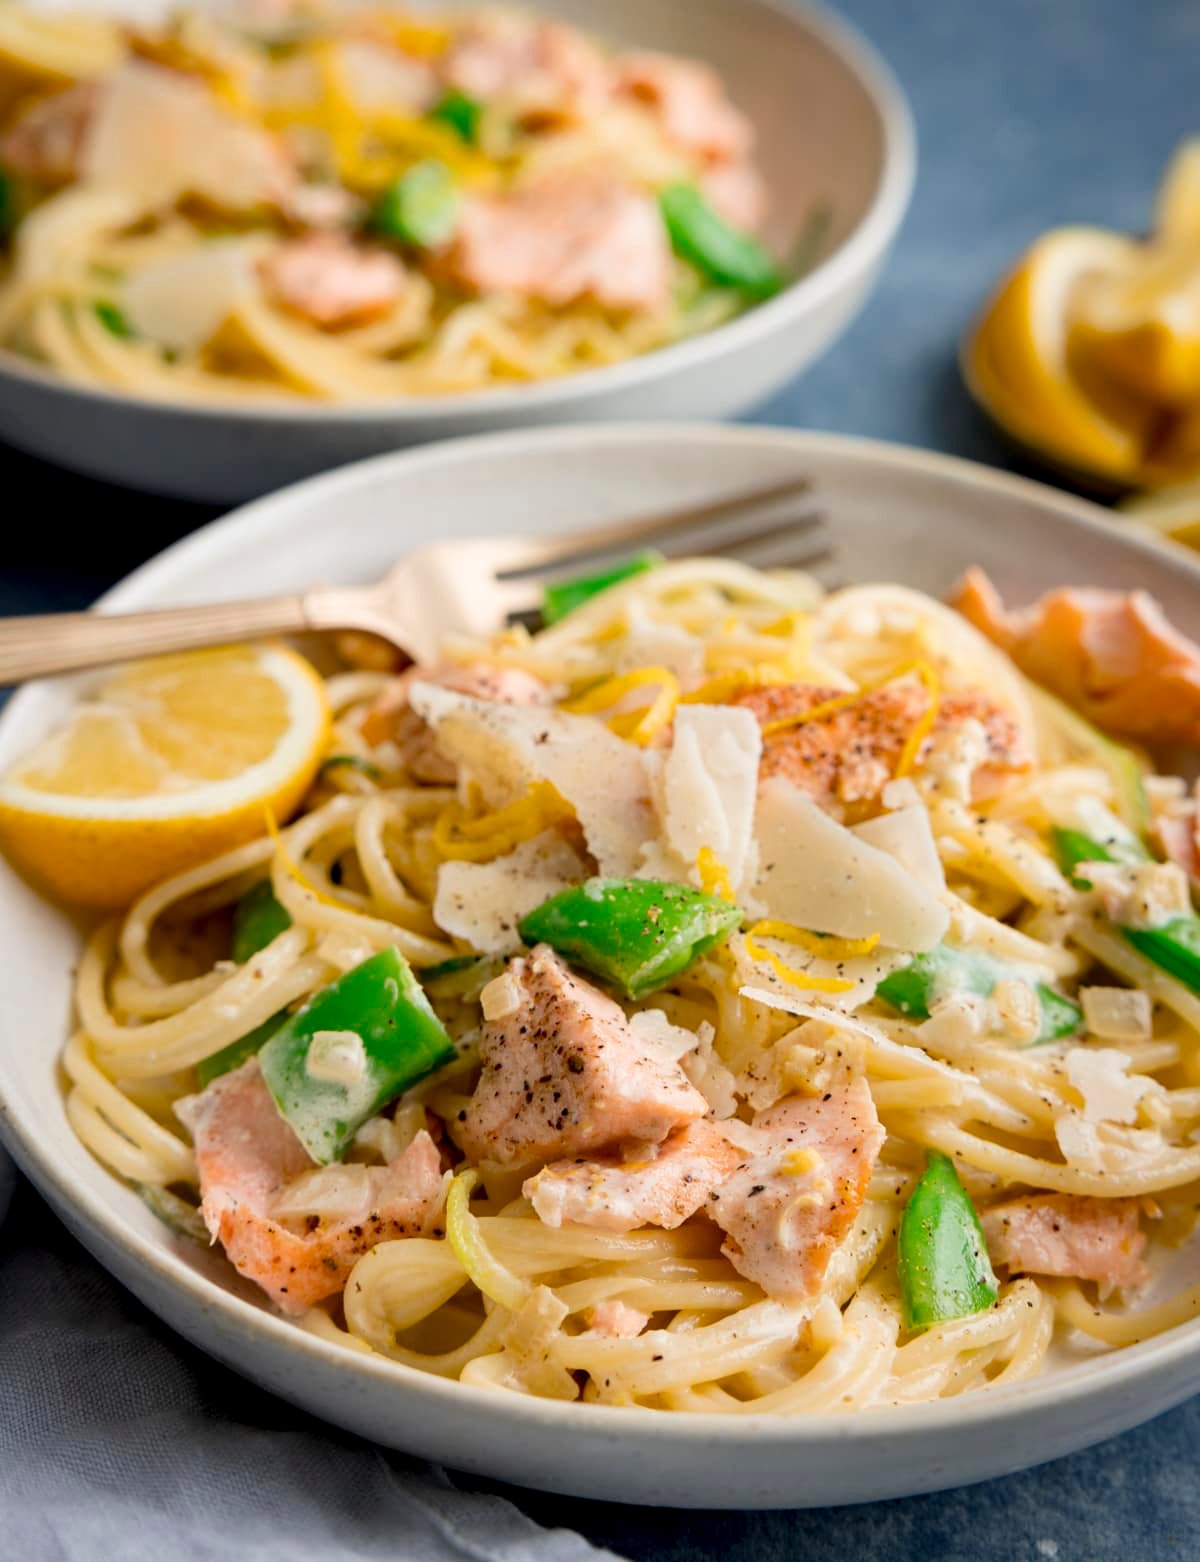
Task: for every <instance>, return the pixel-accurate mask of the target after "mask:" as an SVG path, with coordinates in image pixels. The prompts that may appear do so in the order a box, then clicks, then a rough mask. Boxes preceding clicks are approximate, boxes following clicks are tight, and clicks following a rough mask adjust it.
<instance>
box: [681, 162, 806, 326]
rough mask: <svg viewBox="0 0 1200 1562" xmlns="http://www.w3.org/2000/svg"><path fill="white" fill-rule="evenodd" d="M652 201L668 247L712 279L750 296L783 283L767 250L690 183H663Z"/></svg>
mask: <svg viewBox="0 0 1200 1562" xmlns="http://www.w3.org/2000/svg"><path fill="white" fill-rule="evenodd" d="M658 204H659V210H660V211H661V212H662V218H663V222H664V223H665V224H666V228H667V233H668V235H669V236H670V240H671V247H672V249H674V251H675V253H676V254H677V255H678V256H679V257H680V258H681V259H683V260H686V261H690V263H691V264H692V265H693V266H695V268H696V270H697V271H699V272H701V273H702V274H703V275H704V276H706V277H708V278H710V279H711V280H712V281H713V282H717V283H719V284H720V285H721V286H722V287H735V288H740V289H741V291H742V292H744V293H747V294H749V295H750V296H751V297H752V298H769V297H770V296H771V294H772V293H778V291H779V289H780V288H781V287H782V286H783V276H782V275H781V273H780V270H779V267H778V266H777V265H776V264H775V260H774V258H773V257H772V255H771V254H770V253H769V252H768V251H767V250H766V249H764V248H763V246H762V245H761V244H760V243H759V242H758V240H757V239H755V238H752V237H751V235H750V234H748V233H741V232H739V231H738V229H737V228H731V227H730V226H729V224H728V223H727V222H726V221H725V219H724V218H723V217H721V216H718V214H717V213H716V212H715V211H714V210H713V208H712V207H711V206H710V205H709V203H708V202H707V201H706V200H705V198H704V196H703V195H701V193H700V191H699V190H697V189H696V187H695V186H694V185H690V184H673V185H669V186H668V187H667V188H666V189H665V190H662V191H660V192H659V197H658Z"/></svg>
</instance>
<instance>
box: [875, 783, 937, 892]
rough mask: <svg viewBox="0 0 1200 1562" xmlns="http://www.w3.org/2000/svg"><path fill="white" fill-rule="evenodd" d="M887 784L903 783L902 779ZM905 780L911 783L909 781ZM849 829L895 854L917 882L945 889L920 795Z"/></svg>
mask: <svg viewBox="0 0 1200 1562" xmlns="http://www.w3.org/2000/svg"><path fill="white" fill-rule="evenodd" d="M888 784H889V785H890V786H903V785H905V783H904V782H903V781H896V782H889V783H888ZM907 784H908V785H910V786H911V784H912V783H911V782H909V783H907ZM885 790H886V789H885ZM914 794H915V788H914ZM852 833H853V834H854V835H857V836H858V838H859V840H860V841H866V843H867V845H868V846H876V847H878V848H879V850H880V851H882V852H886V853H887V854H888V856H889V857H893V858H895V860H896V861H897V862H898V863H899V864H900V866H901V867H902V868H903V869H905V871H906V872H908V873H911V874H912V876H913V878H914V879H916V880H917V882H918V883H920V884H924V885H925V886H926V887H927V888H928V889H931V890H935V891H938V890H944V889H945V887H946V872H945V869H944V868H943V867H942V859H941V858H940V857H939V856H938V849H937V844H936V842H935V841H934V839H933V829H932V826H931V825H930V823H929V810H928V809H927V808H926V807H925V804H924V803H923V802H921V800H920V798H919V797H917V798H916V800H915V801H914V802H912V803H908V804H906V805H905V806H904V807H897V808H896V809H895V810H894V812H892V813H889V814H880V815H879V816H878V818H875V819H868V820H867V821H866V822H865V823H864V824H858V825H855V826H854V828H853V831H852Z"/></svg>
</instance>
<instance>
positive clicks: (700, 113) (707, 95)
mask: <svg viewBox="0 0 1200 1562" xmlns="http://www.w3.org/2000/svg"><path fill="white" fill-rule="evenodd" d="M617 70H618V90H619V91H620V92H622V93H624V94H625V95H626V96H628V97H631V98H635V99H636V100H637V101H638V102H639V103H645V104H648V105H649V106H650V107H651V108H653V109H654V111H655V113H656V114H657V116H658V120H659V123H660V124H661V126H662V128H663V131H664V133H665V134H666V136H667V137H668V139H669V140H671V141H674V142H675V144H676V146H679V147H682V148H684V150H685V151H688V152H697V153H699V154H700V155H701V156H702V157H706V158H710V159H711V160H712V161H713V162H717V163H724V162H733V161H734V160H736V159H737V158H740V157H744V156H745V154H746V153H747V152H748V151H749V150H750V148H751V146H752V145H753V144H754V128H753V126H752V125H751V124H750V121H749V120H748V119H747V118H746V116H745V115H744V114H742V113H740V112H739V111H738V110H737V109H736V108H734V106H733V104H732V103H731V102H730V101H729V99H728V97H727V96H726V94H725V84H724V83H723V82H722V80H721V78H720V76H718V75H717V73H716V71H715V70H713V69H712V67H711V66H708V65H704V64H702V63H701V62H700V61H699V60H685V59H680V58H679V57H678V56H677V55H673V54H655V53H651V52H648V51H647V52H641V51H639V52H637V53H633V54H626V55H622V56H621V58H620V59H619V60H618V61H617Z"/></svg>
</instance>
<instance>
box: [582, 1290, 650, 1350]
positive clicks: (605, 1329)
mask: <svg viewBox="0 0 1200 1562" xmlns="http://www.w3.org/2000/svg"><path fill="white" fill-rule="evenodd" d="M649 1322H650V1314H649V1313H644V1312H640V1311H639V1310H638V1308H636V1307H630V1305H629V1303H628V1302H623V1301H621V1300H620V1299H619V1298H616V1297H614V1298H613V1299H612V1300H611V1301H607V1302H597V1303H596V1305H595V1306H594V1307H593V1308H592V1310H591V1326H592V1328H593V1329H594V1330H595V1331H596V1333H597V1334H603V1335H604V1336H605V1337H606V1338H607V1339H610V1340H630V1339H633V1337H634V1336H635V1335H637V1334H640V1333H641V1332H642V1330H643V1329H644V1328H645V1327H646V1325H647V1324H648V1323H649Z"/></svg>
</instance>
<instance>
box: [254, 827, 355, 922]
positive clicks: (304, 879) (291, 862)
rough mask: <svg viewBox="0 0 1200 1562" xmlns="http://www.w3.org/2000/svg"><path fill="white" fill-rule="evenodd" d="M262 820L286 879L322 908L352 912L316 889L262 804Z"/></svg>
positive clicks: (332, 897)
mask: <svg viewBox="0 0 1200 1562" xmlns="http://www.w3.org/2000/svg"><path fill="white" fill-rule="evenodd" d="M263 818H264V819H265V820H266V825H267V834H268V835H269V836H270V837H271V839H272V840H273V841H274V843H275V856H276V857H277V858H278V860H279V862H280V864H281V865H282V867H283V870H284V872H285V873H286V874H287V876H288V878H290V879H294V880H295V882H296V883H297V884H298V885H299V886H300V888H301V889H302V890H305V891H306V892H307V893H308V894H310V895H312V896H313V897H314V899H316V900H319V901H320V902H321V904H322V905H323V906H334V907H336V909H337V910H338V911H352V910H353V909H354V908H353V907H352V906H348V905H347V904H346V902H345V901H344V900H338V899H337V897H336V896H335V895H327V894H326V893H325V891H324V890H321V889H318V888H317V886H316V885H315V884H314V883H313V881H312V880H311V879H310V878H309V877H308V875H307V874H306V873H305V871H304V869H303V868H302V867H301V866H300V864H299V863H298V862H297V861H296V859H295V858H294V857H293V856H292V854H291V852H290V851H288V849H287V847H286V845H285V844H284V840H283V836H282V835H281V834H280V833H279V823H278V821H277V820H276V818H275V811H274V809H273V808H271V806H270V805H269V804H268V803H264V804H263Z"/></svg>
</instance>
